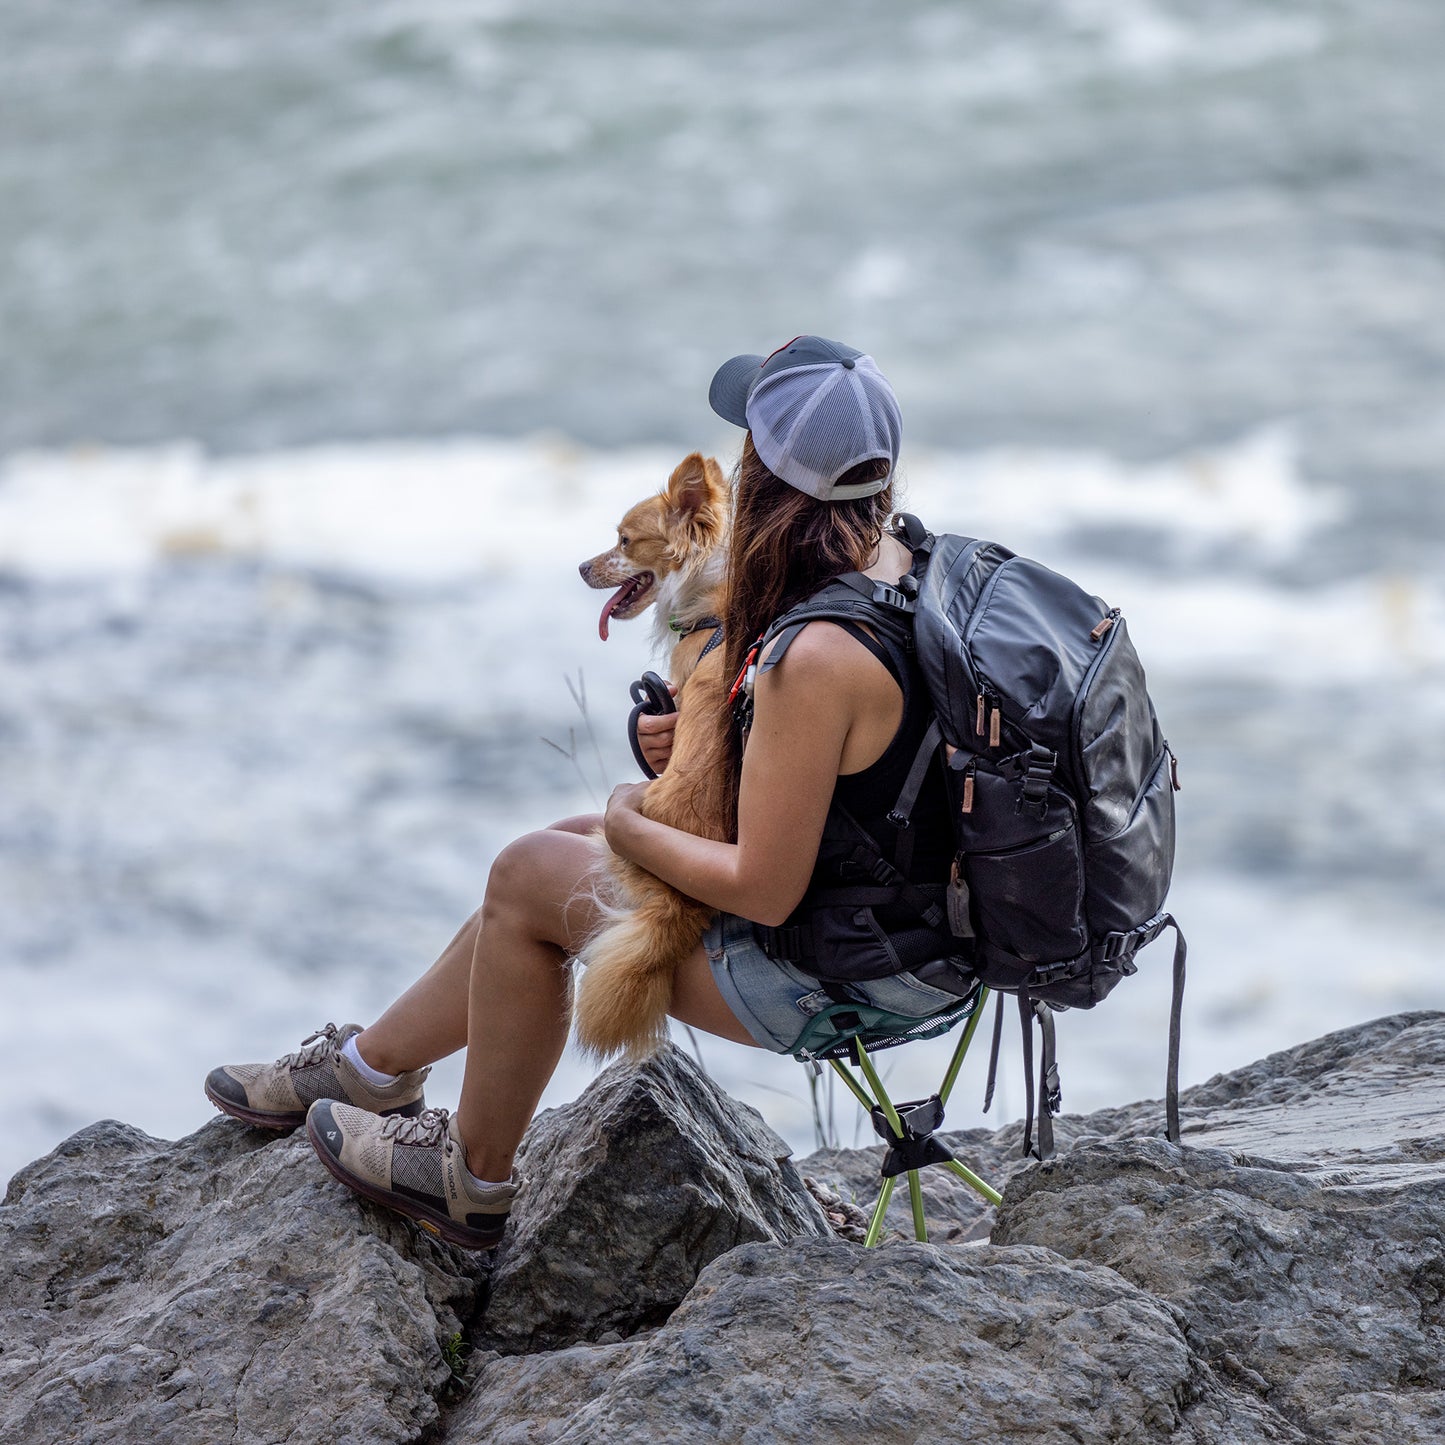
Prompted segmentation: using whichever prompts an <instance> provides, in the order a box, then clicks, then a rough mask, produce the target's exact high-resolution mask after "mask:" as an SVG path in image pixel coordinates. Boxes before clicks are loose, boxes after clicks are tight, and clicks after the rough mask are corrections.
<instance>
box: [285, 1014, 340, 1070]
mask: <svg viewBox="0 0 1445 1445" xmlns="http://www.w3.org/2000/svg"><path fill="white" fill-rule="evenodd" d="M340 1032H341V1031H340V1029H338V1028H337V1027H336V1025H335V1024H327V1025H326V1027H325V1028H324V1029H317V1030H316V1032H315V1033H314V1034H308V1035H307V1037H306V1038H304V1039H302V1040H301V1047H300V1048H299V1049H296V1050H295V1051H293V1052H292V1053H289V1054H282V1055H281V1057H280V1058H279V1059H277V1060H276V1067H277V1068H278V1069H304V1068H306V1067H307V1066H308V1065H310V1064H319V1063H320V1062H321V1060H322V1059H324V1058H325V1057H326V1056H327V1055H328V1054H329V1053H330V1052H331V1051H332V1050H333V1049H334V1048H335V1047H336V1036H337V1034H338V1033H340Z"/></svg>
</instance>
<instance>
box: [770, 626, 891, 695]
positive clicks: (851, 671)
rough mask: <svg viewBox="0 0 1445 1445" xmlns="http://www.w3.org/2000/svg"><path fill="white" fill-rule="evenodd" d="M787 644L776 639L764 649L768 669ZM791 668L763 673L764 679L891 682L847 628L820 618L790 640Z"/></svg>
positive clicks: (777, 668) (852, 683)
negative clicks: (771, 661) (782, 675)
mask: <svg viewBox="0 0 1445 1445" xmlns="http://www.w3.org/2000/svg"><path fill="white" fill-rule="evenodd" d="M780 644H783V638H782V637H775V638H774V639H773V641H772V642H771V643H769V644H768V646H767V647H766V648H764V650H763V654H762V657H761V659H760V662H761V663H762V665H763V666H764V667H766V666H767V664H768V662H769V660H770V659H771V658H772V657H773V655H774V653H775V651H776V649H777V648H778V646H779V645H780ZM783 645H786V647H787V650H788V651H787V666H786V667H775V668H773V669H771V670H769V671H767V672H764V673H762V676H764V677H777V676H778V675H779V674H784V675H787V676H789V677H791V679H792V680H793V681H794V682H796V683H799V684H805V685H806V684H808V683H810V682H830V683H845V684H848V685H850V686H867V685H869V684H870V683H873V682H876V681H878V680H879V679H880V678H881V679H882V680H883V681H885V682H887V681H891V678H890V677H889V674H888V672H887V670H886V669H885V668H884V667H883V666H882V664H881V663H880V662H879V661H878V660H877V658H875V657H874V656H873V654H872V653H871V652H870V651H869V650H868V649H867V648H866V647H865V646H864V645H863V644H862V643H861V642H859V641H858V640H857V639H856V638H855V637H853V636H852V635H850V633H849V632H848V630H847V628H845V627H843V626H841V625H840V624H839V623H836V622H830V621H828V620H827V619H825V618H818V619H815V620H814V621H812V622H807V623H804V625H803V626H802V627H801V628H800V629H799V630H798V631H797V632H796V633H795V634H793V636H792V637H791V638H790V639H789V640H788V641H787V643H786V644H783Z"/></svg>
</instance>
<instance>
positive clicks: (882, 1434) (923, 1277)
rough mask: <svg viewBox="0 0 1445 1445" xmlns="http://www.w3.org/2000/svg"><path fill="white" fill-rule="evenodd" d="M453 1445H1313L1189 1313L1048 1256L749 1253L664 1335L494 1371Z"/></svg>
mask: <svg viewBox="0 0 1445 1445" xmlns="http://www.w3.org/2000/svg"><path fill="white" fill-rule="evenodd" d="M449 1438H451V1439H454V1440H458V1441H462V1440H465V1441H468V1442H477V1445H480V1442H483V1441H485V1442H487V1445H543V1442H553V1441H556V1442H561V1441H568V1442H584V1441H585V1442H588V1445H593V1442H596V1445H609V1442H614V1441H615V1442H619V1445H620V1442H624V1441H627V1442H631V1441H637V1440H648V1441H660V1440H726V1441H729V1442H733V1441H736V1442H740V1445H773V1442H775V1441H780V1440H789V1441H792V1440H807V1441H820V1442H821V1441H840V1440H854V1439H856V1440H862V1441H868V1442H869V1445H874V1442H899V1445H902V1442H906V1441H924V1440H928V1441H940V1442H941V1441H956V1440H1001V1439H1003V1440H1032V1441H1079V1440H1091V1441H1092V1440H1098V1441H1104V1440H1109V1441H1119V1440H1129V1441H1137V1442H1139V1445H1145V1442H1154V1441H1159V1442H1163V1441H1167V1440H1171V1439H1173V1440H1178V1441H1204V1440H1210V1441H1215V1440H1218V1441H1224V1440H1229V1441H1231V1442H1237V1445H1253V1442H1256V1441H1261V1442H1262V1441H1265V1440H1298V1439H1302V1438H1303V1437H1300V1436H1298V1435H1296V1434H1294V1433H1292V1432H1291V1431H1289V1430H1288V1428H1287V1427H1283V1426H1282V1425H1281V1423H1280V1422H1278V1421H1275V1420H1273V1419H1272V1418H1271V1412H1270V1411H1269V1410H1268V1409H1267V1408H1266V1407H1262V1406H1261V1405H1260V1404H1259V1402H1258V1401H1257V1400H1256V1399H1255V1398H1254V1396H1253V1394H1252V1393H1251V1392H1249V1391H1248V1390H1247V1389H1241V1388H1240V1387H1238V1386H1234V1385H1232V1384H1229V1383H1227V1382H1225V1381H1221V1380H1220V1379H1219V1378H1217V1377H1215V1376H1214V1375H1213V1374H1212V1372H1211V1371H1210V1370H1209V1369H1208V1367H1207V1366H1206V1365H1205V1364H1204V1363H1203V1362H1202V1361H1201V1360H1200V1359H1199V1357H1198V1356H1197V1355H1196V1354H1195V1353H1194V1352H1193V1351H1192V1350H1191V1349H1190V1347H1189V1344H1188V1342H1187V1340H1186V1338H1185V1321H1184V1317H1183V1316H1182V1315H1181V1314H1180V1313H1179V1312H1178V1311H1176V1310H1174V1309H1172V1308H1170V1307H1169V1306H1168V1305H1166V1304H1164V1303H1162V1302H1161V1301H1159V1300H1157V1299H1154V1298H1152V1297H1151V1296H1149V1295H1148V1294H1146V1293H1144V1292H1143V1291H1142V1290H1137V1289H1134V1288H1133V1287H1131V1286H1130V1285H1129V1284H1127V1283H1126V1282H1125V1281H1124V1280H1123V1279H1121V1278H1120V1277H1119V1276H1118V1275H1117V1274H1115V1273H1114V1272H1113V1271H1112V1270H1108V1269H1099V1268H1097V1267H1095V1266H1092V1265H1088V1264H1080V1263H1075V1262H1071V1261H1064V1260H1060V1259H1059V1258H1058V1256H1057V1255H1054V1254H1051V1253H1050V1252H1049V1251H1048V1250H1044V1249H1025V1248H1021V1249H997V1248H993V1247H989V1246H985V1247H983V1248H981V1249H972V1248H964V1249H960V1248H957V1247H953V1248H949V1247H943V1248H939V1247H937V1246H933V1245H926V1244H905V1245H899V1246H896V1247H893V1248H890V1249H886V1250H882V1251H877V1250H867V1251H865V1250H862V1249H860V1248H858V1247H857V1246H856V1245H850V1244H845V1243H843V1242H841V1241H834V1242H829V1243H824V1242H820V1241H799V1242H798V1243H796V1244H793V1245H789V1246H786V1247H783V1248H781V1249H780V1248H777V1247H773V1248H768V1247H766V1246H761V1245H748V1246H746V1247H744V1248H742V1249H738V1250H735V1251H734V1252H733V1253H731V1254H729V1255H727V1256H725V1257H724V1258H723V1259H720V1260H718V1261H717V1262H716V1263H715V1264H713V1265H710V1266H709V1267H708V1269H706V1270H705V1271H704V1272H703V1274H702V1276H701V1278H700V1279H699V1280H698V1282H697V1286H696V1287H695V1288H694V1289H693V1291H692V1293H691V1294H690V1295H689V1296H688V1297H687V1299H686V1301H685V1302H684V1303H683V1305H682V1307H681V1308H680V1309H679V1310H677V1312H676V1313H675V1314H674V1315H673V1316H672V1318H671V1319H670V1320H668V1322H667V1324H666V1325H665V1326H664V1327H663V1328H662V1329H660V1330H658V1331H657V1332H656V1333H655V1334H653V1335H652V1336H651V1337H650V1338H647V1339H644V1340H639V1341H636V1342H630V1343H626V1344H620V1345H613V1346H611V1347H610V1348H601V1349H596V1348H594V1349H585V1348H584V1349H580V1350H575V1349H574V1350H562V1351H558V1352H555V1353H553V1354H548V1355H533V1356H528V1357H524V1358H521V1359H503V1358H498V1359H495V1360H493V1361H491V1362H490V1363H489V1364H488V1365H487V1366H486V1368H485V1369H484V1370H483V1371H482V1373H481V1376H480V1378H479V1380H478V1382H477V1387H476V1389H475V1390H473V1392H472V1393H471V1395H470V1396H469V1397H468V1399H467V1400H466V1401H465V1402H464V1403H463V1405H462V1406H461V1407H460V1408H459V1410H458V1412H457V1414H456V1417H455V1418H454V1419H453V1421H452V1423H451V1428H450V1431H449Z"/></svg>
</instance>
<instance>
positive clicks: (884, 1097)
mask: <svg viewBox="0 0 1445 1445" xmlns="http://www.w3.org/2000/svg"><path fill="white" fill-rule="evenodd" d="M987 1001H988V990H987V989H981V990H980V991H979V998H978V1006H977V1007H976V1008H975V1009H974V1011H973V1013H972V1014H971V1015H970V1016H969V1020H968V1024H967V1025H966V1026H965V1028H964V1031H963V1035H962V1037H961V1038H960V1039H959V1041H958V1047H957V1048H955V1049H954V1051H953V1058H952V1060H951V1061H950V1062H949V1065H948V1072H947V1073H946V1074H945V1075H944V1079H943V1084H942V1086H941V1087H940V1089H939V1091H938V1097H939V1102H940V1103H944V1102H946V1101H947V1099H948V1096H949V1093H950V1092H951V1091H952V1089H953V1086H954V1083H955V1082H956V1081H957V1079H958V1071H959V1069H960V1067H961V1066H962V1064H963V1059H964V1055H965V1054H967V1053H968V1046H969V1045H970V1044H971V1043H972V1042H973V1036H974V1034H975V1033H976V1032H977V1031H978V1025H979V1020H980V1019H982V1017H983V1006H984V1004H985V1003H986V1002H987ZM856 1047H857V1050H858V1067H859V1068H860V1069H861V1070H862V1071H863V1076H864V1078H866V1079H867V1081H868V1086H869V1088H871V1089H872V1090H873V1094H872V1096H870V1095H869V1093H868V1090H867V1089H865V1088H864V1087H863V1086H862V1084H860V1083H859V1082H858V1080H857V1079H856V1078H854V1077H853V1072H852V1070H851V1069H849V1068H847V1067H846V1066H845V1065H844V1064H843V1062H842V1061H841V1060H840V1059H829V1060H828V1062H829V1063H830V1064H832V1066H833V1069H834V1071H835V1072H836V1073H837V1075H838V1077H839V1078H840V1079H842V1080H843V1082H844V1083H845V1084H846V1085H847V1086H848V1089H849V1091H850V1092H851V1093H852V1095H853V1097H854V1098H855V1099H857V1101H858V1103H859V1105H860V1107H861V1108H862V1109H863V1110H864V1111H865V1112H866V1113H869V1114H871V1113H872V1112H873V1110H874V1109H875V1108H878V1109H881V1110H882V1111H883V1117H884V1118H885V1119H887V1121H888V1127H889V1128H890V1129H891V1130H892V1131H893V1134H894V1136H895V1137H896V1138H900V1139H901V1138H902V1137H903V1132H904V1131H903V1121H902V1120H901V1119H900V1118H899V1117H898V1110H897V1109H896V1108H895V1107H894V1104H893V1100H892V1099H890V1098H889V1097H888V1091H887V1090H886V1089H885V1088H884V1087H883V1080H882V1078H881V1077H880V1076H879V1074H878V1070H877V1069H876V1068H875V1067H874V1065H873V1060H872V1059H871V1058H870V1057H869V1056H868V1050H867V1049H866V1048H864V1047H863V1042H862V1040H861V1039H860V1040H858V1041H857V1043H856ZM940 1162H943V1164H944V1167H945V1168H947V1169H949V1170H950V1171H951V1172H952V1173H954V1174H955V1175H957V1176H958V1178H960V1179H962V1180H963V1181H964V1183H966V1184H968V1185H969V1186H970V1187H971V1188H973V1189H975V1190H977V1191H978V1193H979V1194H981V1195H982V1196H983V1197H984V1198H985V1199H986V1200H988V1202H989V1203H990V1204H998V1203H1000V1202H1001V1200H1002V1199H1003V1196H1002V1195H1001V1194H1000V1193H999V1192H998V1190H996V1189H994V1188H992V1187H990V1186H989V1185H988V1184H986V1183H985V1182H984V1181H983V1180H982V1179H980V1178H979V1176H978V1175H977V1174H975V1173H974V1172H973V1170H972V1169H970V1168H969V1167H968V1166H967V1165H966V1164H960V1163H959V1162H958V1160H956V1159H950V1160H946V1161H940ZM907 1174H908V1198H909V1203H910V1204H911V1206H912V1209H913V1233H914V1237H915V1238H916V1239H918V1240H920V1241H922V1242H924V1243H927V1241H928V1225H927V1224H926V1223H925V1221H924V1218H923V1186H922V1183H921V1181H920V1180H919V1177H918V1170H916V1169H910V1170H908V1171H907ZM897 1183H898V1180H897V1177H896V1176H895V1177H893V1178H890V1179H885V1180H884V1181H883V1188H882V1190H881V1191H880V1192H879V1195H878V1202H877V1203H876V1204H875V1205H874V1206H873V1216H872V1218H871V1219H870V1220H869V1222H868V1232H867V1234H865V1235H864V1237H863V1247H864V1248H865V1249H872V1248H873V1247H874V1246H875V1245H876V1244H877V1243H878V1241H879V1239H880V1238H881V1237H882V1235H883V1218H884V1216H885V1215H886V1214H887V1213H888V1206H889V1205H890V1204H891V1203H892V1202H893V1190H894V1187H895V1186H896V1184H897Z"/></svg>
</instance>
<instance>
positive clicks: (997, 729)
mask: <svg viewBox="0 0 1445 1445" xmlns="http://www.w3.org/2000/svg"><path fill="white" fill-rule="evenodd" d="M1002 736H1003V708H1002V707H1001V706H1000V705H999V704H998V703H994V705H993V716H992V717H990V718H989V723H988V745H989V747H991V748H996V747H997V746H998V745H999V741H1000V739H1001V738H1002Z"/></svg>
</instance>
